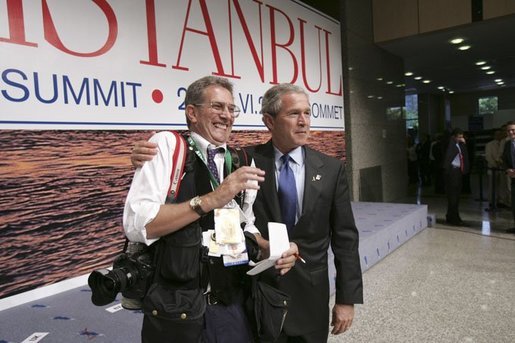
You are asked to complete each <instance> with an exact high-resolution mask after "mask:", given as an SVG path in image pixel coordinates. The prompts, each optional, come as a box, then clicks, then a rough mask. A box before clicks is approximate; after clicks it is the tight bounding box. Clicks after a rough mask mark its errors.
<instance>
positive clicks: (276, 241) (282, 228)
mask: <svg viewBox="0 0 515 343" xmlns="http://www.w3.org/2000/svg"><path fill="white" fill-rule="evenodd" d="M268 238H269V243H270V257H269V258H268V259H266V260H263V261H260V262H259V263H257V264H256V266H255V267H254V268H252V269H251V270H249V271H248V272H247V274H248V275H256V274H259V273H261V272H262V271H264V270H266V269H268V268H270V267H272V266H273V265H274V264H275V262H276V261H277V260H278V259H280V258H281V255H282V254H283V253H284V252H285V251H287V250H288V249H290V241H289V239H288V231H287V230H286V225H284V224H282V223H274V222H270V223H268Z"/></svg>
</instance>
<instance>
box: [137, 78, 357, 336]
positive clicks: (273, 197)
mask: <svg viewBox="0 0 515 343" xmlns="http://www.w3.org/2000/svg"><path fill="white" fill-rule="evenodd" d="M261 112H262V114H263V122H264V123H265V125H266V126H267V128H268V130H269V131H270V132H271V134H272V139H271V140H270V141H269V142H267V143H266V144H263V145H258V146H255V147H252V148H250V151H251V153H252V155H253V157H254V159H255V162H256V166H258V167H259V168H262V169H263V170H265V173H266V175H267V177H266V178H265V182H263V184H262V185H261V188H260V190H259V191H258V195H257V198H256V202H255V203H254V212H255V215H256V226H257V227H258V228H259V230H260V231H261V234H262V235H263V236H264V237H265V238H267V237H268V232H267V230H266V227H267V223H268V222H270V221H278V222H284V223H286V224H287V227H288V228H289V237H290V240H291V241H293V242H295V243H296V246H297V247H298V250H299V254H300V256H302V261H303V262H305V263H296V264H295V266H294V267H293V268H292V269H291V270H290V272H289V273H288V274H285V275H282V276H281V275H277V273H273V272H272V271H270V270H268V271H265V272H264V273H263V275H262V278H263V280H265V281H267V282H269V283H271V284H272V285H274V286H276V287H279V288H280V289H281V290H283V291H285V292H286V293H288V294H289V295H290V296H291V301H290V304H289V309H288V315H287V316H286V320H285V323H284V327H283V331H282V333H281V336H280V337H279V340H278V341H277V342H305V343H319V342H326V341H327V338H328V334H329V326H330V325H331V326H332V330H331V333H332V334H335V335H337V334H341V333H343V332H345V331H347V330H349V329H350V327H351V325H352V322H353V319H354V304H360V303H363V280H362V274H361V266H360V260H359V252H358V244H359V234H358V230H357V228H356V225H355V222H354V216H353V213H352V208H351V202H350V195H349V188H348V184H347V176H346V173H345V167H344V164H343V162H342V161H340V160H338V159H335V158H332V157H329V156H327V155H324V154H322V153H320V152H318V151H315V150H312V149H310V148H309V147H307V146H306V144H307V141H308V138H309V134H310V123H311V106H310V103H309V97H308V95H307V93H306V92H305V91H304V90H303V89H302V88H301V87H298V86H295V85H291V84H279V85H276V86H274V87H272V88H271V89H269V90H268V91H267V92H266V93H265V95H264V96H263V100H262V110H261ZM148 149H152V146H151V145H149V144H148V143H145V142H141V141H140V142H137V143H136V145H135V148H134V150H133V153H132V156H131V160H132V161H133V164H134V165H135V166H139V165H141V164H142V163H144V162H145V161H147V160H149V159H151V158H152V154H151V151H150V150H148ZM149 152H150V154H149ZM283 156H286V157H283ZM283 172H287V174H290V180H294V181H292V182H293V184H292V186H290V187H284V186H283V184H284V182H285V181H284V179H288V178H287V177H285V176H284V175H283ZM283 178H284V179H283ZM285 188H287V189H290V190H294V192H293V193H294V194H293V197H294V198H295V199H296V200H290V201H284V200H285V199H288V195H286V194H284V193H285V192H284V189H285ZM289 196H291V194H289ZM289 205H290V206H289ZM329 246H331V247H332V250H333V253H334V257H335V258H334V263H335V266H336V278H335V281H336V294H335V305H334V306H333V309H332V320H331V322H329V275H328V254H327V251H328V248H329ZM299 258H300V257H299Z"/></svg>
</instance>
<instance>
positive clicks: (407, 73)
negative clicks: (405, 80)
mask: <svg viewBox="0 0 515 343" xmlns="http://www.w3.org/2000/svg"><path fill="white" fill-rule="evenodd" d="M411 75H413V73H412V72H411V71H407V72H405V73H404V76H411Z"/></svg>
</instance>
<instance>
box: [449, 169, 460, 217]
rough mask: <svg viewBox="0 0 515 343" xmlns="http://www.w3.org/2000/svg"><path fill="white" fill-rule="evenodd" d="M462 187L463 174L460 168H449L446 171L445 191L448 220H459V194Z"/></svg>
mask: <svg viewBox="0 0 515 343" xmlns="http://www.w3.org/2000/svg"><path fill="white" fill-rule="evenodd" d="M462 187H463V175H462V173H461V170H460V168H451V169H450V170H449V171H447V173H446V179H445V192H446V193H447V215H446V220H447V221H448V222H459V221H461V218H460V209H459V207H460V194H461V189H462Z"/></svg>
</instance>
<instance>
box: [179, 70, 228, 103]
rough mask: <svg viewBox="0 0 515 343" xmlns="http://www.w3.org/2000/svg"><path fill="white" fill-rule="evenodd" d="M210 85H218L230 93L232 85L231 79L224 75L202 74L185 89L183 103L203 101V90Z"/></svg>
mask: <svg viewBox="0 0 515 343" xmlns="http://www.w3.org/2000/svg"><path fill="white" fill-rule="evenodd" d="M210 86H220V87H223V88H225V89H227V90H228V91H229V92H230V93H231V95H232V92H233V86H232V83H231V81H229V80H228V79H226V78H224V77H219V76H204V77H202V78H200V79H198V80H196V81H193V82H192V83H191V84H190V85H189V87H188V89H187V90H186V98H185V99H184V105H185V106H188V105H195V104H201V103H202V102H203V101H204V90H205V89H206V88H207V87H210Z"/></svg>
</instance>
